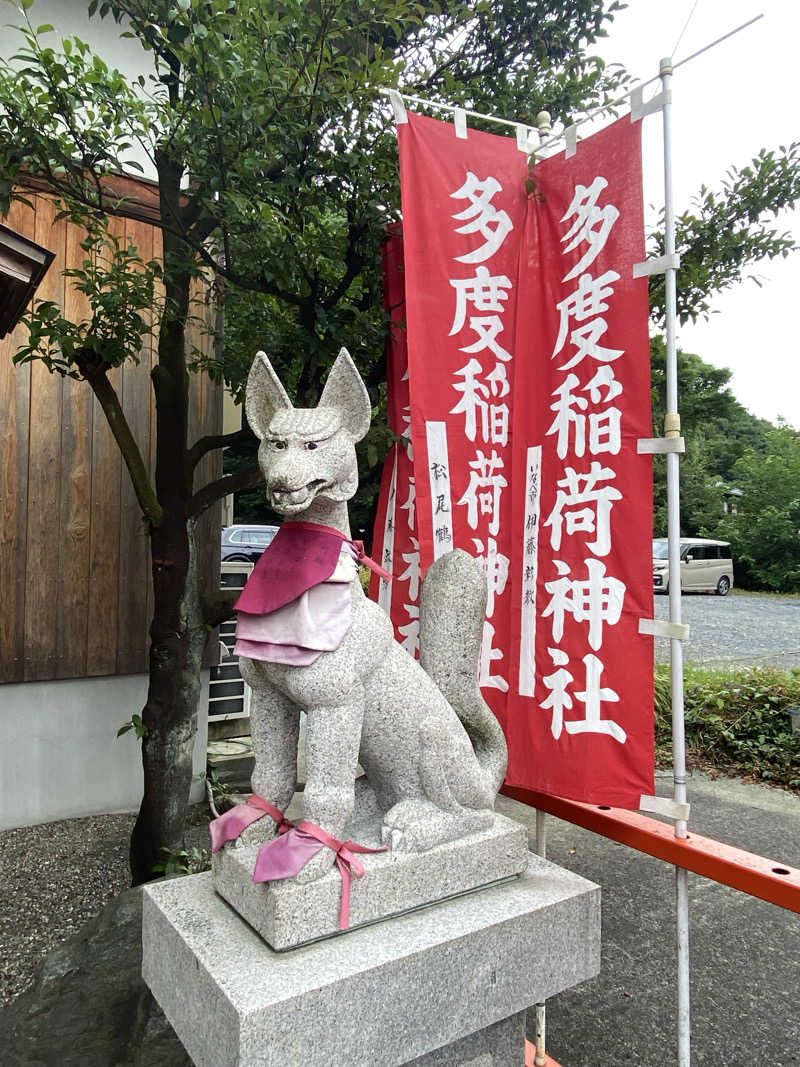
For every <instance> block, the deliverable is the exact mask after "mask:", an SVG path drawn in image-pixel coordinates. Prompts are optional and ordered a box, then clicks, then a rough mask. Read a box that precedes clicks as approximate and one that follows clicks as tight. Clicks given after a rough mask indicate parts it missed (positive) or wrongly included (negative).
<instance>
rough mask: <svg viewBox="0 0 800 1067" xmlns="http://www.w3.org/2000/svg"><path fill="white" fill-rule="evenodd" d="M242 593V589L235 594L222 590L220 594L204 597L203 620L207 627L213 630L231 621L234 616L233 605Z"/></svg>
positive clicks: (202, 599) (202, 600) (202, 601)
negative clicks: (228, 620)
mask: <svg viewBox="0 0 800 1067" xmlns="http://www.w3.org/2000/svg"><path fill="white" fill-rule="evenodd" d="M241 593H242V591H241V589H237V590H236V592H235V593H227V592H223V590H221V589H220V590H219V592H216V593H211V594H210V595H208V596H204V597H202V598H201V603H202V608H203V619H204V620H205V623H206V625H207V626H210V627H211V629H212V630H213V629H214V627H216V626H219V624H220V623H222V622H225V621H226V620H227V619H230V618H231V617H232V616H233V605H234V604H235V603H236V601H237V600H238V599H239V597H240V596H241Z"/></svg>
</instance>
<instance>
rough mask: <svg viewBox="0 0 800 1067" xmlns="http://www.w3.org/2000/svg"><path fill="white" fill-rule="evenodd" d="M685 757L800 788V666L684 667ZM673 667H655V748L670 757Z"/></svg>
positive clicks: (694, 762) (662, 758) (663, 758)
mask: <svg viewBox="0 0 800 1067" xmlns="http://www.w3.org/2000/svg"><path fill="white" fill-rule="evenodd" d="M684 702H685V709H686V750H687V762H689V764H690V765H695V766H700V767H708V766H712V767H716V768H718V769H720V770H723V771H725V772H727V773H731V774H740V775H743V776H746V777H755V778H761V779H765V780H768V781H770V782H774V783H775V784H777V785H784V786H789V787H790V788H792V789H800V734H796V733H793V732H792V721H791V716H790V714H789V709H790V708H791V707H796V706H800V671H798V670H791V671H784V670H778V669H777V668H773V667H751V668H741V669H736V668H728V669H724V668H723V669H719V668H717V669H709V668H704V667H700V666H697V665H693V664H687V665H686V668H685V697H684ZM671 744H672V726H671V702H670V681H669V666H668V665H665V664H659V665H658V666H657V667H656V751H657V758H658V760H659V762H664V763H669V762H670V761H671V758H672V750H671Z"/></svg>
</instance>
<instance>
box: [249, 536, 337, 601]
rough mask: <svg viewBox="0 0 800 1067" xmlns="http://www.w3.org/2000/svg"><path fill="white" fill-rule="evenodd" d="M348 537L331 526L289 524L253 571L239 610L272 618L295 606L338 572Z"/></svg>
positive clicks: (276, 537)
mask: <svg viewBox="0 0 800 1067" xmlns="http://www.w3.org/2000/svg"><path fill="white" fill-rule="evenodd" d="M347 540H348V538H346V537H345V536H344V534H341V533H339V531H338V530H334V529H333V528H332V527H330V526H318V525H316V524H315V523H305V522H285V523H284V524H283V525H282V526H281V527H280V529H279V530H278V532H277V534H276V535H275V537H274V539H273V541H272V544H271V545H270V546H269V547H268V548H267V549H266V550H265V551H264V553H263V555H262V556H261V559H260V560H259V561H258V563H256V565H255V567H254V568H253V573H252V574H251V575H250V577H249V579H248V581H247V585H246V586H245V587H244V589H243V590H242V595H241V596H240V597H239V599H238V600H237V602H236V611H245V612H247V614H248V615H268V614H269V613H270V612H271V611H277V610H278V608H282V607H284V605H286V604H291V602H292V601H293V600H297V598H298V597H299V596H301V595H302V594H303V593H305V591H306V590H307V589H311V587H312V586H315V585H319V583H320V582H324V581H325V579H326V578H330V576H331V575H332V574H333V572H334V571H335V570H336V564H337V562H338V559H339V553H340V552H341V550H342V542H343V541H347Z"/></svg>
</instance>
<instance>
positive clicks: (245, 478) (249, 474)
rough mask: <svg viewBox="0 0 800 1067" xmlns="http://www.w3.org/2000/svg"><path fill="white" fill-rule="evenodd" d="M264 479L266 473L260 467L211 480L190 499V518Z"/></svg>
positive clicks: (188, 511)
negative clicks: (229, 495)
mask: <svg viewBox="0 0 800 1067" xmlns="http://www.w3.org/2000/svg"><path fill="white" fill-rule="evenodd" d="M263 480H264V475H263V474H262V473H261V471H260V470H259V468H258V467H251V468H250V469H249V470H246V471H239V473H238V474H224V475H223V476H222V477H221V478H217V480H216V481H214V482H209V483H208V485H204V486H203V488H202V489H198V490H197V492H196V493H195V494H194V496H193V497H192V498H191V499H190V500H189V505H188V509H187V514H188V516H189V517H190V518H194V517H196V516H198V515H200V514H202V512H204V511H205V510H206V508H209V507H211V505H212V504H215V503H216V502H217V501H218V500H221V499H222V498H223V497H224V496H227V495H228V494H229V493H238V492H239V491H240V490H242V489H252V487H253V486H254V485H258V483H259V482H261V481H263Z"/></svg>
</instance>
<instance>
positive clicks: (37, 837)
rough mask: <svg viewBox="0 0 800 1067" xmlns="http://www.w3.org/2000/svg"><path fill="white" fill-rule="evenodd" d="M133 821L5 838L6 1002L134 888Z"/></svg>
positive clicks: (48, 828)
mask: <svg viewBox="0 0 800 1067" xmlns="http://www.w3.org/2000/svg"><path fill="white" fill-rule="evenodd" d="M133 823H134V816H133V815H92V816H89V817H88V818H85V819H64V820H63V821H61V822H49V823H42V824H41V825H40V826H23V827H20V828H19V829H16V830H4V831H3V832H2V833H0V870H2V872H3V877H2V883H3V892H2V894H0V960H2V964H1V965H0V1003H7V1002H8V1001H9V1000H11V999H12V998H13V997H15V996H16V995H17V994H18V993H21V992H22V991H23V990H24V989H26V988H27V987H28V986H29V985H30V984H31V982H32V980H33V975H34V973H35V971H36V968H37V966H38V964H39V962H40V960H41V959H42V958H43V957H44V956H46V955H47V953H48V952H49V951H50V949H51V948H54V947H55V945H57V944H58V943H59V942H60V941H66V939H67V938H68V937H70V936H71V935H72V934H74V933H75V932H76V931H77V930H79V929H80V928H81V927H82V926H83V925H84V923H86V922H87V921H88V920H89V919H91V918H92V916H93V915H96V914H97V913H98V912H99V911H101V909H102V908H103V906H104V904H106V902H107V901H109V900H110V899H111V897H113V896H115V895H116V894H117V893H120V892H121V891H122V890H123V889H126V888H127V887H128V886H129V885H130V872H129V870H128V840H129V838H130V834H131V830H132V829H133Z"/></svg>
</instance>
